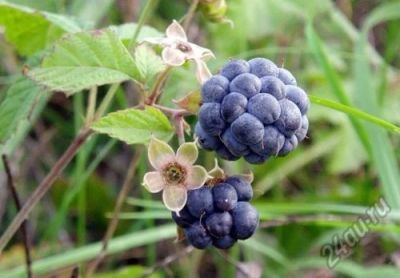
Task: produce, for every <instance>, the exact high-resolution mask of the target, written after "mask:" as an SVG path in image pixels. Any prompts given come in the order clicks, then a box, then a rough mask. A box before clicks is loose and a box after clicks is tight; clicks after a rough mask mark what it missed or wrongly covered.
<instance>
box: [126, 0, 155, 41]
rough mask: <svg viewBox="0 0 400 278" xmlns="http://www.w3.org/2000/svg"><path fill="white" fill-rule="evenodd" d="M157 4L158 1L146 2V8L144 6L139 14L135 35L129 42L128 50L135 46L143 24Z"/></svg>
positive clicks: (150, 0)
mask: <svg viewBox="0 0 400 278" xmlns="http://www.w3.org/2000/svg"><path fill="white" fill-rule="evenodd" d="M157 3H158V0H147V3H146V6H144V8H143V12H142V13H141V15H140V17H139V20H138V23H137V25H136V29H135V33H134V34H133V37H132V39H131V40H130V42H129V46H128V49H132V48H133V47H134V46H135V44H136V41H137V38H138V36H139V34H140V30H141V29H142V27H143V24H144V22H145V21H146V19H147V17H148V16H149V15H150V13H151V12H152V11H153V9H154V7H155V6H156V4H157Z"/></svg>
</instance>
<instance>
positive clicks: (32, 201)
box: [0, 128, 92, 255]
mask: <svg viewBox="0 0 400 278" xmlns="http://www.w3.org/2000/svg"><path fill="white" fill-rule="evenodd" d="M90 134H92V131H91V130H90V129H88V128H84V129H83V130H81V131H80V132H79V134H78V135H77V136H76V137H75V139H74V140H73V141H72V143H71V145H70V146H69V147H68V149H67V150H66V151H65V152H64V154H63V155H62V156H61V157H60V158H59V159H58V161H57V162H56V164H55V165H54V166H53V168H52V169H51V170H50V172H49V173H48V174H47V176H46V177H45V178H44V179H43V181H42V182H41V183H40V184H39V186H38V187H37V188H36V190H35V191H34V192H33V193H32V195H31V196H30V197H29V199H28V200H27V201H26V203H25V204H24V206H23V207H22V208H21V210H20V211H19V212H18V214H17V215H16V216H15V218H14V219H13V221H12V222H11V224H10V225H9V226H8V228H7V229H6V231H5V232H4V234H3V235H2V236H1V238H0V255H1V253H2V251H3V249H4V248H5V247H6V245H7V243H8V242H9V241H10V240H11V238H12V236H13V235H14V234H15V233H16V231H17V230H18V229H19V227H20V226H21V224H22V223H23V222H24V221H25V219H27V218H28V216H29V214H30V212H31V211H32V210H33V208H34V207H35V206H36V205H37V203H38V202H39V201H40V200H41V199H42V198H43V196H44V195H45V194H46V193H47V192H48V191H49V189H50V188H51V186H52V185H53V183H54V181H55V180H56V179H57V178H58V177H59V176H60V174H61V173H62V171H63V170H64V168H65V167H66V166H67V165H68V164H69V162H70V161H71V160H72V158H73V157H74V156H75V154H76V153H77V151H78V150H79V148H80V147H81V145H82V144H83V143H84V142H85V141H86V139H87V138H88V137H89V136H90Z"/></svg>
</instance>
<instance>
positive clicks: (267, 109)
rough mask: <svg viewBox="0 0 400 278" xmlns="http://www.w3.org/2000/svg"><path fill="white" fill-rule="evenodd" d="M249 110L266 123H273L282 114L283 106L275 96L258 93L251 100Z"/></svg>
mask: <svg viewBox="0 0 400 278" xmlns="http://www.w3.org/2000/svg"><path fill="white" fill-rule="evenodd" d="M247 110H248V112H249V113H250V114H252V115H253V116H255V117H257V118H258V119H259V120H260V121H261V122H262V123H264V124H267V125H268V124H272V123H273V122H275V121H276V120H277V119H278V118H279V116H280V115H281V106H280V105H279V102H278V101H277V100H276V98H275V97H273V96H272V95H269V94H258V95H255V96H254V97H252V98H251V99H250V100H249V104H248V105H247Z"/></svg>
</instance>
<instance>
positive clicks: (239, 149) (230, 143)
mask: <svg viewBox="0 0 400 278" xmlns="http://www.w3.org/2000/svg"><path fill="white" fill-rule="evenodd" d="M221 141H222V143H223V144H224V145H225V147H226V148H227V149H228V150H229V151H230V152H231V153H232V154H233V155H234V156H243V155H246V154H247V153H249V148H248V147H247V146H246V145H245V144H242V143H240V142H238V141H237V140H236V139H235V137H233V135H232V131H231V129H230V128H227V129H226V130H225V132H224V134H222V137H221Z"/></svg>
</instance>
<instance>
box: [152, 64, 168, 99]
mask: <svg viewBox="0 0 400 278" xmlns="http://www.w3.org/2000/svg"><path fill="white" fill-rule="evenodd" d="M171 69H172V67H171V66H168V67H167V68H166V69H165V70H164V71H163V72H162V73H160V74H159V75H158V77H157V80H156V81H155V83H154V86H153V89H152V90H151V93H150V96H149V97H148V98H147V100H146V104H148V105H153V104H155V103H156V102H157V99H158V98H159V96H160V95H161V90H162V88H163V86H164V84H165V81H166V80H167V78H168V75H169V72H170V71H171Z"/></svg>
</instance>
